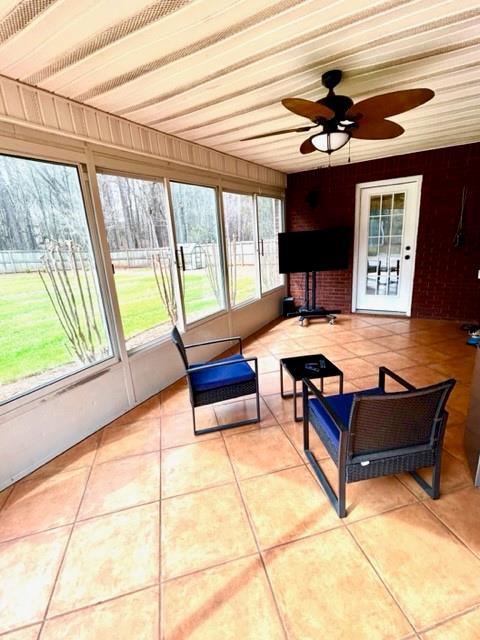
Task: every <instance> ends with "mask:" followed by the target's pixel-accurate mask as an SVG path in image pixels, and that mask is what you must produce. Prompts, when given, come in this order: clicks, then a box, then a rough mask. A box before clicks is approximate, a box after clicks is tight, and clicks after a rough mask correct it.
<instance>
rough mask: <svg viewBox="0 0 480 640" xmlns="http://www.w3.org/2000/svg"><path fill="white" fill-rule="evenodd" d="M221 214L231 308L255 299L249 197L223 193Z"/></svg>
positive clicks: (255, 285)
mask: <svg viewBox="0 0 480 640" xmlns="http://www.w3.org/2000/svg"><path fill="white" fill-rule="evenodd" d="M223 212H224V220H225V237H226V241H227V258H228V277H229V289H230V304H231V305H232V307H234V306H236V305H238V304H241V303H242V302H245V301H247V300H251V299H252V298H255V297H256V296H257V260H256V256H257V252H256V251H255V237H254V209H253V197H252V196H247V195H242V194H239V193H226V192H224V193H223Z"/></svg>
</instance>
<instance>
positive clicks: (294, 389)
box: [293, 380, 303, 422]
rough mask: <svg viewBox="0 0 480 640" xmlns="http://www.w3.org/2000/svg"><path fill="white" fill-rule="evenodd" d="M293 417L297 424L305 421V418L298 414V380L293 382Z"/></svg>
mask: <svg viewBox="0 0 480 640" xmlns="http://www.w3.org/2000/svg"><path fill="white" fill-rule="evenodd" d="M302 397H303V396H302ZM293 417H294V418H295V422H300V421H301V420H303V416H299V415H298V413H297V381H296V380H294V381H293Z"/></svg>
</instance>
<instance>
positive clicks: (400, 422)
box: [303, 367, 455, 518]
mask: <svg viewBox="0 0 480 640" xmlns="http://www.w3.org/2000/svg"><path fill="white" fill-rule="evenodd" d="M386 375H388V376H390V377H391V378H393V379H394V380H395V381H396V382H398V383H399V384H401V385H402V386H403V387H405V389H406V391H400V392H395V393H387V392H386V391H385V376H386ZM454 385H455V380H453V379H450V380H445V382H441V383H439V384H434V385H431V386H429V387H423V388H419V389H417V388H415V387H414V386H413V385H412V384H410V383H409V382H407V381H406V380H404V379H403V378H401V377H400V376H398V375H397V374H395V373H393V372H392V371H390V370H389V369H387V368H386V367H380V369H379V380H378V387H375V388H373V389H367V390H365V391H360V392H357V393H345V394H340V395H335V396H328V397H325V396H324V395H323V394H322V393H321V392H320V391H319V389H318V388H317V387H316V386H315V385H314V384H313V383H312V382H311V380H307V379H304V380H303V415H304V422H303V448H304V450H305V453H306V455H307V458H308V459H309V461H310V462H311V464H312V468H313V470H314V472H315V474H316V476H317V478H318V480H319V482H320V484H321V485H322V487H323V489H324V490H325V493H326V494H327V496H328V498H329V500H330V502H331V503H332V505H333V506H334V507H335V509H336V511H337V514H338V516H339V517H340V518H344V517H345V516H346V509H345V493H346V484H347V483H349V482H357V481H359V480H366V479H369V478H377V477H379V476H385V475H391V474H397V473H405V472H408V473H410V474H411V475H412V477H413V478H414V479H415V480H416V482H417V483H418V484H419V485H420V486H421V487H422V489H423V490H424V491H426V493H427V494H428V495H429V496H430V497H431V498H433V499H434V500H436V499H437V498H439V496H440V468H441V461H442V460H441V458H442V444H443V436H444V432H445V425H446V422H447V417H448V414H447V412H446V411H445V405H446V402H447V400H448V396H449V395H450V393H451V391H452V389H453V387H454ZM309 391H310V392H311V393H312V394H313V396H314V397H313V398H311V397H310V399H309V397H308V392H309ZM309 424H311V425H312V427H313V429H314V431H315V432H316V434H317V435H318V437H319V438H320V440H321V441H322V443H323V445H324V446H325V448H326V450H327V451H328V453H329V455H330V457H331V458H332V459H333V461H334V462H335V464H336V466H337V477H338V496H337V495H336V493H335V491H334V490H333V488H332V486H331V484H330V483H329V481H328V479H327V477H326V475H325V473H324V472H323V471H322V469H321V467H320V464H319V463H318V461H317V459H316V458H315V455H314V454H313V452H312V451H311V450H310V442H309V436H310V433H309ZM424 467H432V484H431V485H429V484H428V483H427V482H426V481H425V480H424V479H423V478H422V477H421V476H420V475H419V474H418V473H417V470H418V469H422V468H424Z"/></svg>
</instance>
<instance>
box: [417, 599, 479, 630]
mask: <svg viewBox="0 0 480 640" xmlns="http://www.w3.org/2000/svg"><path fill="white" fill-rule="evenodd" d="M473 611H480V604H479V603H477V604H474V605H472V606H471V607H467V608H466V609H463V610H462V611H459V612H457V613H454V614H452V615H451V616H449V617H448V618H444V619H443V620H439V621H438V622H435V623H433V624H432V625H430V626H427V627H424V628H423V629H421V630H420V631H418V633H419V634H423V633H428V632H430V631H432V630H433V629H438V627H441V626H443V625H444V624H446V623H448V622H450V621H451V620H458V619H459V618H462V617H463V616H466V615H468V614H469V613H472V612H473Z"/></svg>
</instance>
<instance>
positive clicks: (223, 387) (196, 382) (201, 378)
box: [171, 327, 260, 435]
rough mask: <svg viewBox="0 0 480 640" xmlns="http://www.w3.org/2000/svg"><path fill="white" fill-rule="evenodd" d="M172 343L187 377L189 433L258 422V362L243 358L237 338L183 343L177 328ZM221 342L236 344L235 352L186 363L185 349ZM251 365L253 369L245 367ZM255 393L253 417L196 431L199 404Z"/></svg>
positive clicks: (251, 358)
mask: <svg viewBox="0 0 480 640" xmlns="http://www.w3.org/2000/svg"><path fill="white" fill-rule="evenodd" d="M171 337H172V342H173V343H174V344H175V346H176V347H177V349H178V351H179V353H180V356H181V358H182V361H183V364H184V365H185V373H186V374H187V381H188V388H189V391H190V403H191V405H192V415H193V431H194V433H195V435H201V434H202V433H211V432H212V431H220V430H223V429H232V428H233V427H239V426H241V425H245V424H253V423H255V422H259V421H260V395H259V390H258V362H257V358H256V357H253V356H252V357H250V358H245V357H244V356H243V352H242V339H241V338H240V337H239V336H236V337H232V338H220V339H217V340H208V341H206V342H196V343H194V344H188V345H185V344H183V340H182V336H181V335H180V332H179V331H178V329H177V327H174V328H173V330H172V335H171ZM221 342H237V343H238V347H239V353H238V354H235V355H230V356H228V357H226V358H221V359H219V360H213V361H211V362H198V363H195V364H193V363H192V364H190V362H189V360H188V357H187V350H188V349H192V348H194V347H202V346H206V345H212V344H219V343H221ZM250 362H252V363H253V365H254V368H252V367H251V365H250V364H249V363H250ZM253 393H254V394H255V401H256V416H255V417H254V418H248V419H245V420H240V421H238V422H230V423H227V424H222V425H218V426H214V427H208V428H205V429H201V430H198V429H197V426H196V420H195V408H196V407H201V406H203V405H208V404H213V403H215V402H222V401H224V400H230V399H232V398H238V397H240V396H246V395H250V394H253Z"/></svg>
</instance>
